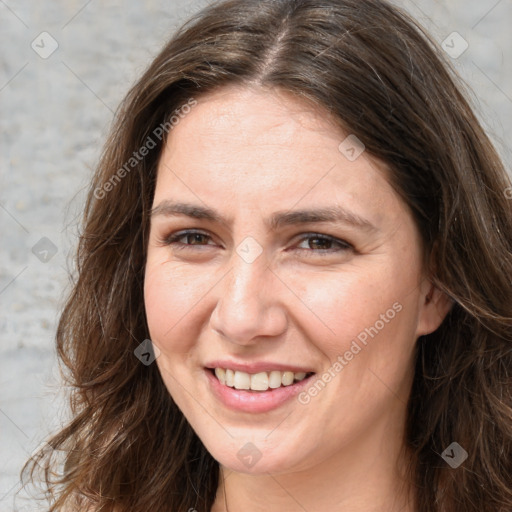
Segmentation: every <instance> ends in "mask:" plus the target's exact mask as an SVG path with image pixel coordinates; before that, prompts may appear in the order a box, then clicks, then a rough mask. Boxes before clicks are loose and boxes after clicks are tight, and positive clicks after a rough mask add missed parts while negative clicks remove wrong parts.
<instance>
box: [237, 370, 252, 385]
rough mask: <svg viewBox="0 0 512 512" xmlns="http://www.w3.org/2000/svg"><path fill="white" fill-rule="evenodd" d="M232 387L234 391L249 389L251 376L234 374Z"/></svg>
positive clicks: (243, 373)
mask: <svg viewBox="0 0 512 512" xmlns="http://www.w3.org/2000/svg"><path fill="white" fill-rule="evenodd" d="M233 385H234V387H235V388H236V389H251V376H250V375H249V374H248V373H245V372H239V371H238V370H237V371H236V372H235V378H234V382H233Z"/></svg>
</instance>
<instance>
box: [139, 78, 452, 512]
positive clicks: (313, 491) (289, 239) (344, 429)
mask: <svg viewBox="0 0 512 512" xmlns="http://www.w3.org/2000/svg"><path fill="white" fill-rule="evenodd" d="M197 100H198V104H197V105H196V106H195V107H194V108H193V109H192V110H191V112H190V113H189V114H188V115H187V116H186V117H184V118H183V119H182V120H181V121H180V123H179V124H178V125H176V126H175V127H174V129H173V130H172V132H171V133H170V136H169V138H168V141H167V144H166V147H165V149H164V151H163V153H162V155H161V158H160V161H159V168H158V175H157V183H156V190H155V196H154V203H153V207H154V208H156V207H158V206H159V205H161V204H162V202H163V201H179V202H187V203H192V204H195V205H198V206H208V207H210V208H213V209H215V210H217V211H218V212H219V213H220V214H222V215H223V216H225V217H226V218H228V219H229V221H230V222H228V223H227V224H223V223H216V222H212V221H210V220H205V219H193V218H190V217H187V216H185V215H179V216H170V215H164V214H160V215H154V216H153V217H152V220H151V230H150V236H149V243H148V256H147V264H146V274H145V307H146V312H147V319H148V325H149V330H150V336H151V339H152V340H153V343H154V344H155V345H156V346H157V347H158V348H159V349H160V351H161V353H160V356H159V357H158V358H157V360H156V363H157V365H158V368H159V370H160V372H161V374H162V377H163V380H164V382H165V385H166V387H167V389H168V390H169V392H170V394H171V395H172V397H173V399H174V400H175V402H176V403H177V404H178V406H179V407H180V409H181V410H182V411H183V413H184V415H185V416H186V418H187V419H188V421H189V422H190V424H191V425H192V427H193V428H194V430H195V431H196V432H197V434H198V436H199V437H200V438H201V440H202V441H203V443H204V445H205V446H206V448H207V449H208V450H209V451H210V453H211V454H212V455H213V457H214V458H215V459H216V460H218V461H219V463H220V464H221V479H220V480H221V484H220V486H219V491H218V494H217V499H216V502H215V504H214V507H213V509H212V510H213V511H215V512H219V511H224V510H226V507H225V503H226V502H227V505H228V507H229V510H231V511H236V510H244V511H245V512H257V511H263V510H265V511H268V510H287V511H290V512H294V511H304V510H308V511H312V510H337V511H338V510H339V511H351V512H357V511H365V512H367V511H388V510H389V511H395V510H396V511H398V510H402V511H413V510H415V509H414V508H413V505H412V504H411V501H409V499H408V498H407V491H408V486H407V484H406V483H405V482H404V480H403V478H402V476H401V473H400V468H401V467H402V463H403V461H404V460H405V458H406V454H405V452H403V451H402V449H403V436H404V421H405V408H406V402H407V397H408V395H409V392H410V388H411V381H412V376H413V373H412V361H413V350H414V345H415V342H416V340H417V338H418V336H420V335H423V334H427V333H430V332H432V331H434V330H435V329H437V327H438V326H439V325H440V323H441V322H442V320H443V318H444V316H445V315H446V313H447V311H448V309H449V303H448V300H447V299H446V297H445V296H444V295H442V294H441V293H440V292H439V291H438V290H437V289H435V288H433V286H432V285H431V283H430V282H429V280H428V276H426V275H424V272H423V268H422V258H421V254H422V246H421V241H420V236H419V233H418V231H417V228H416V226H415V224H414V222H413V219H412V216H411V214H410V212H409V211H408V209H407V207H406V206H405V204H404V203H403V201H402V200H401V199H400V198H399V196H398V195H397V194H396V192H395V191H394V190H393V189H392V187H391V186H390V184H389V182H388V180H387V173H386V168H385V166H384V165H383V164H381V163H379V162H377V161H376V160H374V159H373V158H371V157H370V156H369V155H368V154H367V152H363V153H362V154H361V155H360V156H359V157H358V158H357V159H356V160H355V161H349V160H348V159H347V158H346V157H345V156H344V154H342V153H341V152H340V150H339V149H338V146H339V144H340V142H341V141H343V140H344V139H345V137H346V136H347V135H348V133H342V131H341V130H340V129H339V127H337V125H335V124H334V122H332V119H330V118H329V115H328V114H327V113H326V112H324V111H323V110H322V109H320V108H319V107H313V106H312V105H311V104H309V103H306V102H305V101H304V100H298V99H297V98H295V97H294V96H291V95H290V94H289V93H286V92H283V91H276V90H269V89H261V88H252V87H251V88H250V87H244V88H241V87H229V88H222V89H220V90H217V91H214V92H213V93H209V94H208V95H204V96H200V97H198V98H197ZM326 206H342V207H343V208H345V209H346V210H348V211H350V212H351V213H353V214H356V215H358V216H360V217H362V218H364V219H366V220H367V221H368V222H369V223H371V224H372V225H373V226H374V229H371V230H370V229H363V228H361V227H360V226H353V225H350V224H347V223H344V222H340V221H336V222H320V223H307V224H300V225H291V226H284V227H280V228H279V229H277V230H276V231H271V230H269V229H268V228H267V226H266V224H265V220H266V219H267V218H269V217H270V216H271V215H272V214H274V213H275V212H278V211H283V210H285V211H286V210H297V209H305V208H308V209H309V208H321V207H326ZM186 229H195V230H198V231H200V232H201V233H203V234H204V236H199V237H197V236H196V237H194V236H191V237H186V236H185V237H181V238H180V239H179V242H180V243H177V242H174V243H172V244H166V243H164V242H163V240H164V239H165V238H166V237H167V236H168V235H169V234H171V233H178V232H180V231H182V230H186ZM310 233H320V234H322V235H330V236H332V237H335V238H336V239H338V240H340V241H346V242H348V243H349V244H351V246H353V248H352V247H351V246H347V245H344V244H341V245H340V244H337V243H332V244H329V242H327V243H326V242H322V241H321V240H320V241H319V240H318V238H316V237H315V236H314V235H313V236H309V238H308V237H306V235H308V234H310ZM247 236H251V237H252V238H253V239H254V240H255V241H257V243H258V244H259V246H260V247H261V250H262V252H261V254H260V255H259V256H258V257H257V258H256V259H255V260H254V261H253V262H252V263H247V262H246V261H244V259H243V258H241V257H240V256H239V254H238V253H237V251H236V249H237V247H238V246H239V245H240V244H241V243H242V241H243V240H244V239H245V238H246V237H247ZM186 244H188V245H186ZM396 303H399V305H400V306H401V309H400V312H397V313H396V315H395V316H394V318H393V319H391V320H389V321H388V322H386V323H385V325H384V327H383V328H382V329H380V330H379V332H378V334H377V335H375V336H374V337H373V338H369V340H370V341H369V342H368V343H367V345H366V346H363V348H362V350H361V351H360V352H358V353H357V355H355V356H354V357H353V358H352V360H350V361H347V364H346V365H344V366H343V369H342V370H341V371H338V372H337V373H335V377H333V378H332V379H331V380H330V382H328V384H327V385H326V386H325V387H324V388H323V389H322V390H321V391H320V392H319V393H318V394H317V395H316V396H314V397H312V398H311V400H310V401H309V403H307V404H301V403H299V401H298V400H296V399H292V400H290V401H288V402H286V403H285V404H283V405H281V406H280V407H278V408H277V409H275V410H272V411H269V412H266V413H258V414H255V413H249V412H239V411H234V410H230V409H228V408H227V407H225V406H224V405H223V404H222V403H220V402H219V401H218V400H217V399H216V397H215V396H214V395H213V394H212V392H211V389H210V387H209V384H208V381H207V379H206V374H205V370H204V365H205V364H206V362H207V361H211V360H213V359H218V358H230V357H231V358H236V359H237V360H243V361H247V362H253V361H278V362H281V363H285V364H292V365H299V366H304V365H307V366H308V367H310V368H311V369H312V371H314V372H316V374H317V376H320V375H322V374H324V372H326V371H328V370H329V368H331V370H332V368H333V364H334V363H335V361H336V360H337V358H338V356H340V355H341V356H343V354H344V353H345V352H346V351H347V350H349V349H350V346H351V343H352V341H353V340H354V339H356V337H357V336H358V334H360V333H361V332H363V331H364V330H365V328H369V327H370V326H375V324H376V321H377V320H379V319H380V318H382V317H381V316H380V315H382V314H385V313H386V311H388V310H389V309H390V308H392V306H393V304H396ZM248 442H251V443H253V444H254V445H255V446H256V447H257V448H258V450H259V452H260V453H261V458H260V459H259V461H258V462H257V463H256V464H255V465H253V466H252V467H250V468H249V467H246V465H245V464H243V462H242V461H241V460H240V459H239V458H238V457H237V453H238V451H239V450H240V448H241V447H243V446H244V445H245V444H246V443H248ZM402 454H403V455H404V456H403V457H402ZM223 479H224V480H225V494H224V487H223V485H222V481H223Z"/></svg>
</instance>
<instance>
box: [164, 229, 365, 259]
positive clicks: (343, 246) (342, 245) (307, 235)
mask: <svg viewBox="0 0 512 512" xmlns="http://www.w3.org/2000/svg"><path fill="white" fill-rule="evenodd" d="M194 234H199V235H203V236H205V237H208V238H209V239H210V240H213V236H212V235H211V234H209V233H208V232H206V231H204V230H200V229H184V230H180V231H177V232H172V233H170V234H169V235H167V236H164V237H162V238H161V239H160V240H159V243H160V245H163V246H169V245H171V244H176V245H177V246H179V247H180V249H182V248H185V249H186V248H190V247H197V246H199V247H205V246H208V245H211V244H183V243H181V242H177V240H179V239H180V238H183V237H185V236H187V235H194ZM315 238H317V239H320V240H327V241H330V242H332V243H333V244H336V245H338V249H332V248H331V249H316V250H315V249H303V248H296V247H294V248H292V250H299V251H304V252H305V253H310V254H315V253H316V254H335V253H338V252H341V251H355V247H354V246H353V245H352V244H351V243H350V242H347V241H346V240H343V239H339V238H337V237H335V236H332V235H327V234H325V233H316V232H311V231H310V232H304V233H300V235H297V236H296V237H295V238H294V240H295V242H294V243H295V245H297V244H298V243H300V242H303V241H304V240H308V239H315Z"/></svg>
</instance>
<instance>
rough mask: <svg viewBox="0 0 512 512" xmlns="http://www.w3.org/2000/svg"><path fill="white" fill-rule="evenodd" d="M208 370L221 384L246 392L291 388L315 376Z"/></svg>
mask: <svg viewBox="0 0 512 512" xmlns="http://www.w3.org/2000/svg"><path fill="white" fill-rule="evenodd" d="M208 370H209V371H210V372H211V373H213V375H215V377H216V378H217V380H218V381H219V382H220V383H221V384H223V385H225V386H228V387H230V388H233V389H239V390H246V391H269V390H270V391H271V390H272V389H277V388H280V387H286V386H291V385H292V384H294V383H296V382H300V381H302V380H304V379H306V378H308V377H310V376H311V375H313V374H314V372H308V373H304V372H290V371H286V372H281V371H278V370H273V371H270V372H258V373H246V372H242V371H239V370H231V369H229V368H208Z"/></svg>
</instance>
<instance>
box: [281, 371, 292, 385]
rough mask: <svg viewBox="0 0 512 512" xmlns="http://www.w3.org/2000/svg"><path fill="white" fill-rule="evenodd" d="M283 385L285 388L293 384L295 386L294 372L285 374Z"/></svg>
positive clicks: (282, 380)
mask: <svg viewBox="0 0 512 512" xmlns="http://www.w3.org/2000/svg"><path fill="white" fill-rule="evenodd" d="M281 384H282V385H283V386H290V385H291V384H293V372H283V377H282V379H281Z"/></svg>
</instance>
